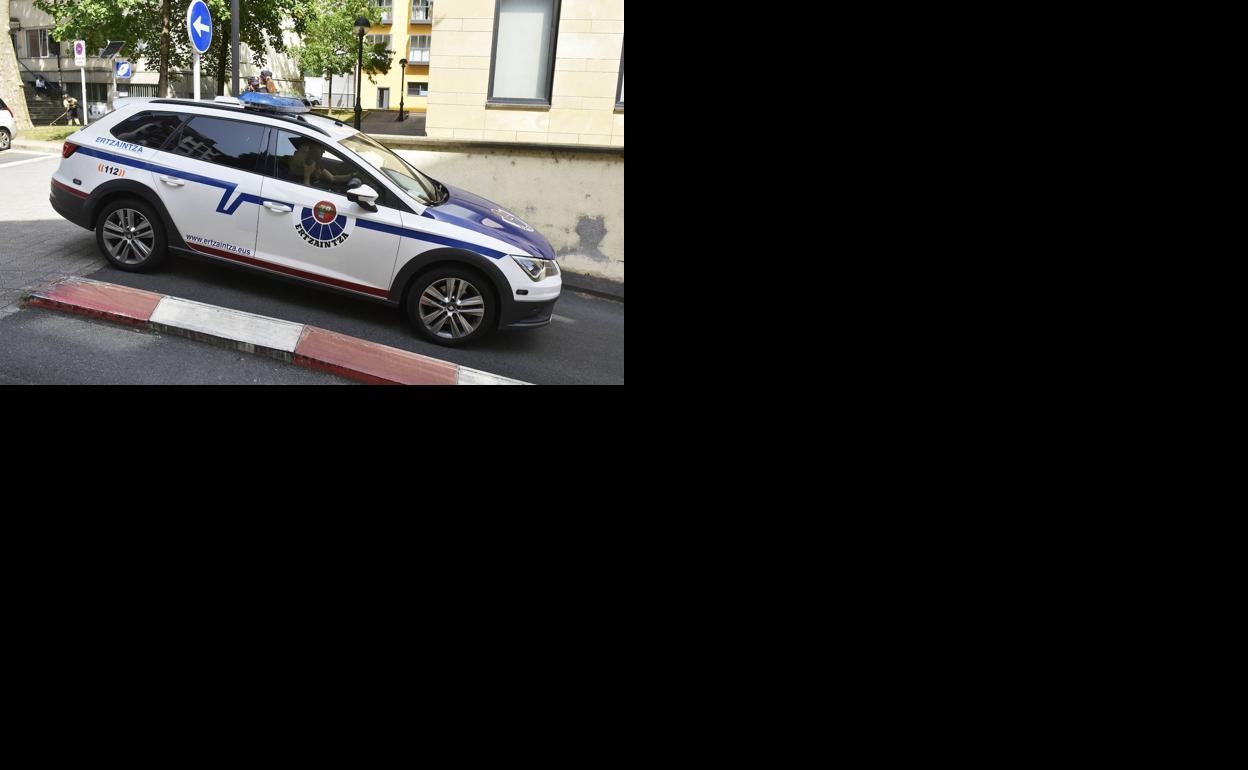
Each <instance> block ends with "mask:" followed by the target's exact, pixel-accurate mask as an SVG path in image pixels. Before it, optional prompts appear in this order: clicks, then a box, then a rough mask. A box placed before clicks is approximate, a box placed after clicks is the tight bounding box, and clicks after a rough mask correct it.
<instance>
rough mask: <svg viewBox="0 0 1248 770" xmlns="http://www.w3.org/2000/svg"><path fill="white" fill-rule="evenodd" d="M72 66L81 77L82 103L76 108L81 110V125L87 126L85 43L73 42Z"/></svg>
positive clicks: (83, 41) (80, 41)
mask: <svg viewBox="0 0 1248 770" xmlns="http://www.w3.org/2000/svg"><path fill="white" fill-rule="evenodd" d="M74 66H75V67H77V68H78V74H79V75H80V76H81V77H82V101H81V102H80V103H79V104H78V106H79V107H80V108H81V109H82V125H84V126H85V125H87V121H88V118H87V41H85V40H75V41H74Z"/></svg>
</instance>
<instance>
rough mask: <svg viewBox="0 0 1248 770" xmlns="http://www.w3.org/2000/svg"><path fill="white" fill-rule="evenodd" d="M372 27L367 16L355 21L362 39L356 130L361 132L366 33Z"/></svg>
mask: <svg viewBox="0 0 1248 770" xmlns="http://www.w3.org/2000/svg"><path fill="white" fill-rule="evenodd" d="M372 26H373V25H372V22H370V21H369V20H368V17H366V16H361V17H359V18H358V19H356V20H355V31H356V33H357V34H358V35H359V38H360V53H359V58H358V60H357V62H356V70H355V130H356V131H359V130H360V119H361V117H362V113H361V111H360V86H361V84H362V83H361V81H362V80H363V78H364V33H366V32H368V30H369V29H371V28H372Z"/></svg>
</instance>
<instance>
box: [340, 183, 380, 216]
mask: <svg viewBox="0 0 1248 770" xmlns="http://www.w3.org/2000/svg"><path fill="white" fill-rule="evenodd" d="M347 200H349V201H351V202H352V203H358V204H359V205H360V206H362V207H363V208H365V209H368V210H369V211H376V210H377V191H376V190H374V189H373V188H371V187H369V186H368V185H366V184H364V183H362V182H361V181H360V180H359V179H358V178H357V179H352V180H351V184H350V185H348V186H347Z"/></svg>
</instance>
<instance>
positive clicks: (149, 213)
mask: <svg viewBox="0 0 1248 770" xmlns="http://www.w3.org/2000/svg"><path fill="white" fill-rule="evenodd" d="M127 211H129V212H133V213H132V214H131V215H129V219H128V221H130V222H132V223H133V225H132V226H133V227H135V228H137V230H136V235H137V236H138V243H137V244H135V245H132V246H130V247H124V246H120V245H119V244H121V243H122V242H124V241H125V240H126V239H125V237H124V236H119V235H118V231H117V230H116V229H114V228H117V227H119V226H121V225H123V224H124V223H125V222H126V221H127V215H126V214H125V212H127ZM119 212H120V213H119ZM115 214H117V217H116V218H114V215H115ZM134 214H137V215H139V216H140V217H142V221H140V220H139V219H137V218H135V217H134ZM142 222H146V223H147V224H150V226H151V238H150V240H149V239H147V238H145V237H144V235H145V234H146V232H147V231H146V229H144V227H143V224H142ZM106 238H107V239H108V242H107V243H106V240H105V239H106ZM95 243H96V245H97V246H98V247H99V249H100V253H101V254H103V255H104V258H105V259H107V260H108V263H109V264H110V265H112V266H113V267H115V268H117V269H118V270H125V271H126V272H127V273H143V272H147V271H149V270H154V269H155V268H157V267H159V266H160V265H161V263H162V262H164V261H165V259H166V258H167V257H168V255H169V253H168V246H169V241H168V240H167V239H166V236H165V226H164V224H163V222H162V220H161V218H160V216H159V215H158V214H157V213H156V212H155V211H153V210H152V207H151V206H149V205H148V204H147V203H145V202H143V201H141V200H139V199H137V198H122V199H120V200H115V201H113V202H111V203H109V204H107V205H105V206H104V208H103V210H101V211H100V213H99V216H98V217H97V218H96V221H95ZM110 244H112V245H114V246H116V247H117V249H118V250H119V252H120V255H121V256H120V257H118V256H115V255H114V254H113V253H112V250H110V248H109V245H110ZM145 248H146V249H148V250H149V253H148V254H147V255H146V256H143V255H142V250H143V249H145Z"/></svg>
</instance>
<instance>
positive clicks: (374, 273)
mask: <svg viewBox="0 0 1248 770" xmlns="http://www.w3.org/2000/svg"><path fill="white" fill-rule="evenodd" d="M269 148H270V153H271V156H272V157H271V160H270V162H269V164H268V168H267V170H268V176H266V177H265V179H264V184H263V193H262V195H261V198H262V200H261V208H260V223H259V227H258V231H259V242H258V245H257V247H256V249H257V256H258V257H259V258H260V259H262V260H264V261H265V262H269V263H273V264H275V265H277V266H279V267H278V269H279V270H280V271H281V272H285V273H288V274H291V275H297V276H300V277H303V278H308V279H310V280H315V281H318V282H320V283H325V284H329V285H332V286H337V287H340V288H345V289H351V290H353V291H358V292H362V293H364V294H370V295H372V296H376V297H386V296H389V293H390V278H391V276H392V275H393V274H394V262H395V259H396V258H397V256H398V251H399V241H400V240H401V234H402V225H403V220H402V215H401V213H400V211H399V209H397V208H394V207H392V206H391V205H387V201H388V200H390V198H389V197H388V196H389V195H393V193H388V192H387V191H386V190H385V188H384V187H382V186H381V184H380V183H379V182H378V181H377V180H376V179H374V178H373V176H372V175H371V174H369V173H367V172H365V171H364V170H363V169H361V168H360V167H359V166H357V165H356V164H354V163H352V162H350V161H348V160H346V158H345V156H344V155H342V154H341V153H339V152H338V151H336V150H334V149H333V148H332V147H330V146H329V145H328V144H327V143H325V142H321V141H319V140H317V139H314V138H312V137H310V136H307V135H304V134H297V133H294V132H291V131H283V130H281V129H274V130H273V136H272V137H271V138H270V144H269ZM352 179H359V180H360V181H361V182H363V183H364V184H366V185H369V186H370V187H372V188H373V189H374V190H376V191H377V192H378V194H379V195H380V196H381V197H379V198H378V200H377V210H376V211H369V210H368V209H366V208H365V207H364V206H362V205H360V204H357V203H352V202H351V201H350V200H348V199H347V196H346V193H347V188H348V187H350V183H351V180H352Z"/></svg>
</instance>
